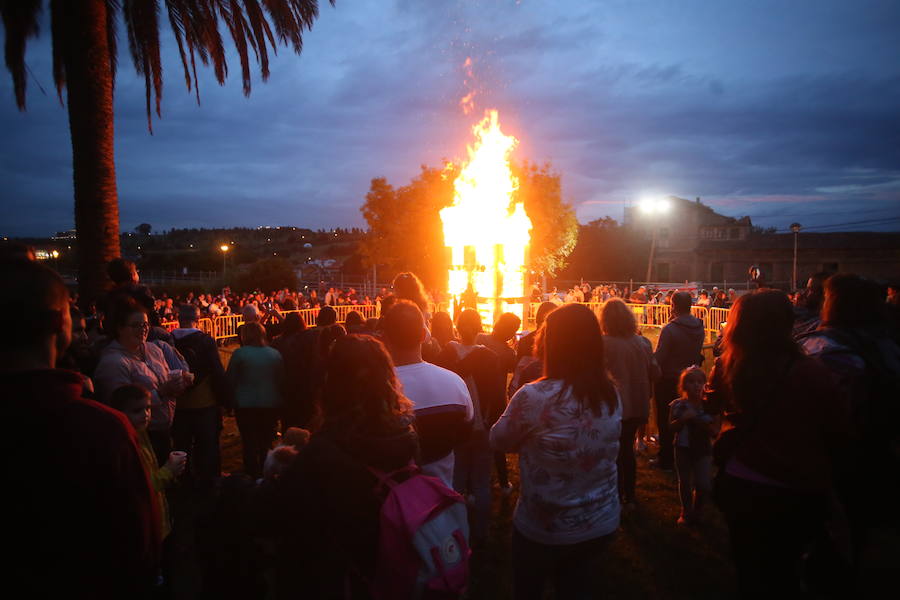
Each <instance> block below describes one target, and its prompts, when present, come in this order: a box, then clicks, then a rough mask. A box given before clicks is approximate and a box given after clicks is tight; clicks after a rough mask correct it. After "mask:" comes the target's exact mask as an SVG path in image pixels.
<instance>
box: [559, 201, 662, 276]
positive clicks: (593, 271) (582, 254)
mask: <svg viewBox="0 0 900 600" xmlns="http://www.w3.org/2000/svg"><path fill="white" fill-rule="evenodd" d="M579 230H580V231H579V234H578V244H577V245H576V246H575V250H574V251H573V252H572V255H571V256H570V257H569V265H568V267H567V268H566V269H565V270H564V271H563V273H562V278H563V279H579V278H582V277H583V278H585V279H586V280H588V281H591V282H597V281H627V280H629V279H631V278H638V277H642V275H643V273H644V270H645V269H646V268H647V258H648V255H649V253H650V246H649V244H648V243H647V240H646V239H645V238H644V237H642V236H641V235H639V234H637V233H636V232H635V231H634V230H633V229H631V228H628V227H623V226H621V225H619V223H617V222H616V220H615V219H612V218H610V217H608V216H607V217H604V218H602V219H596V220H594V221H591V222H590V223H588V224H587V225H580V226H579Z"/></svg>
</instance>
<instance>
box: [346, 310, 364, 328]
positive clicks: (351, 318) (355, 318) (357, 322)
mask: <svg viewBox="0 0 900 600" xmlns="http://www.w3.org/2000/svg"><path fill="white" fill-rule="evenodd" d="M365 322H366V320H365V319H363V316H362V315H361V314H360V313H359V311H357V310H351V311H350V312H348V313H347V316H346V317H344V327H346V328H347V329H350V328H351V327H362V326H363V325H364V324H365Z"/></svg>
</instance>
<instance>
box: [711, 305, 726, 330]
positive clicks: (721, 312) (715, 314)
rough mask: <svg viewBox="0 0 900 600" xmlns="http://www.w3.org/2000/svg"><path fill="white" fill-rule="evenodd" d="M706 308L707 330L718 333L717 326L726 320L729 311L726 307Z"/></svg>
mask: <svg viewBox="0 0 900 600" xmlns="http://www.w3.org/2000/svg"><path fill="white" fill-rule="evenodd" d="M708 310H709V319H708V326H707V330H708V331H709V332H710V333H715V334H718V333H719V327H720V326H721V325H722V323H725V322H726V321H727V320H728V313H729V312H730V311H729V309H727V308H710V309H708Z"/></svg>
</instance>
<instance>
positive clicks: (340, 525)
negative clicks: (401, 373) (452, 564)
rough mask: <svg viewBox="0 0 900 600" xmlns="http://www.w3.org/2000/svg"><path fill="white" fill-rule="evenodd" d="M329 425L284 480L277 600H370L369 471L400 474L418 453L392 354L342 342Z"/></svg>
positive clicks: (366, 342) (326, 415) (363, 339)
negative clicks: (299, 598) (302, 598)
mask: <svg viewBox="0 0 900 600" xmlns="http://www.w3.org/2000/svg"><path fill="white" fill-rule="evenodd" d="M321 419H322V425H321V427H320V429H319V430H318V431H316V432H315V433H314V434H313V436H312V438H311V440H310V442H309V445H307V446H306V447H305V448H304V449H303V451H302V452H301V453H300V455H299V456H298V457H297V459H296V460H295V461H294V462H293V463H292V465H291V467H289V469H288V470H287V472H285V473H284V474H283V475H282V476H281V478H280V480H279V490H278V495H279V506H280V507H281V514H282V515H283V517H282V523H283V525H284V527H283V530H282V531H281V534H282V535H281V540H280V544H279V546H280V548H279V552H278V554H277V556H278V560H279V564H278V569H277V571H278V579H279V581H278V586H277V587H278V590H279V594H278V597H279V598H282V597H284V598H288V597H290V598H293V597H296V595H297V594H298V593H300V594H302V595H304V596H305V597H310V598H360V597H362V598H364V597H367V590H366V585H365V582H366V581H371V580H372V578H373V576H374V573H375V559H376V547H377V541H378V531H379V515H380V508H381V505H380V501H379V500H378V498H377V497H376V495H375V494H374V493H373V489H374V488H375V486H376V484H377V481H378V480H377V479H376V476H375V475H374V474H373V473H372V471H371V469H373V468H374V469H377V470H379V471H382V472H386V473H389V472H392V471H396V470H398V469H401V468H403V467H405V466H406V465H408V464H409V463H410V461H412V460H414V459H415V458H416V457H417V455H418V451H419V444H418V438H417V436H416V434H415V430H414V428H413V411H412V403H411V402H410V401H409V400H408V399H407V398H406V397H405V396H404V395H403V393H402V392H401V390H400V386H399V384H398V382H397V379H396V376H395V375H394V365H393V362H392V361H391V357H390V355H389V354H388V353H387V351H386V350H385V348H384V346H383V345H382V344H381V342H379V341H378V340H376V339H375V338H373V337H370V336H367V335H346V336H342V337H338V338H337V339H336V340H335V341H334V343H333V345H332V346H331V348H330V351H329V355H328V360H327V363H326V365H325V382H324V387H323V393H322V396H321Z"/></svg>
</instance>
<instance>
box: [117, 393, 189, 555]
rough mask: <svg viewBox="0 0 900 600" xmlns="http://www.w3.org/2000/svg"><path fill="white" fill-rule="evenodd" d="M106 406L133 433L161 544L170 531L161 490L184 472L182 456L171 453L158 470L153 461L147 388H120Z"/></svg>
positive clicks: (165, 504)
mask: <svg viewBox="0 0 900 600" xmlns="http://www.w3.org/2000/svg"><path fill="white" fill-rule="evenodd" d="M109 403H110V406H112V408H114V409H116V410H118V411H119V412H121V413H124V414H125V416H126V417H128V420H129V421H131V425H132V426H133V427H134V429H135V431H136V432H137V435H138V443H139V444H140V455H141V462H142V463H143V464H144V469H146V471H147V476H148V478H149V479H150V484H151V485H152V486H153V490H154V491H155V492H156V494H155V495H154V501H155V502H156V504H157V508H158V509H159V514H160V521H161V522H162V527H161V528H160V529H161V533H162V535H161V538H160V541H163V540H165V539H166V536H168V535H169V532H170V531H171V529H172V527H171V523H170V522H169V506H168V504H167V503H166V494H165V489H166V488H167V487H169V486H170V485H172V483H173V482H174V481H175V478H176V477H178V476H179V475H181V473H182V472H183V471H184V466H185V462H186V458H185V456H184V455H183V454H182V453H177V452H173V453H172V454H170V455H169V460H168V462H166V464H165V465H163V466H162V467H160V466H159V463H157V462H156V454H155V453H154V452H153V446H151V445H150V436H148V435H147V425H149V424H150V391H149V390H147V388H144V387H141V386H139V385H123V386H122V387H120V388H117V389H116V390H115V391H114V392H113V393H112V396H111V397H110V401H109Z"/></svg>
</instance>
